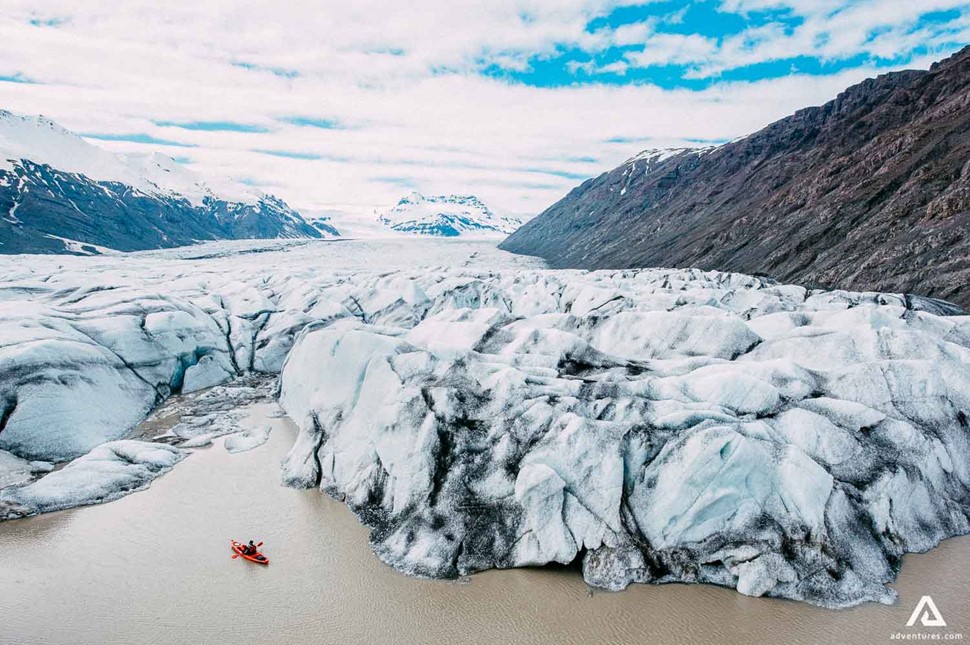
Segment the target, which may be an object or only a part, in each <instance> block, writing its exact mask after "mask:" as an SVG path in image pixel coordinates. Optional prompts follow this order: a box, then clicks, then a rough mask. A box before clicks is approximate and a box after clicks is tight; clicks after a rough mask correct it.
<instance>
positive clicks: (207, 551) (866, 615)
mask: <svg viewBox="0 0 970 645" xmlns="http://www.w3.org/2000/svg"><path fill="white" fill-rule="evenodd" d="M274 407H275V406H273V405H272V404H258V405H256V406H253V408H252V414H253V416H254V417H256V418H255V419H254V421H256V422H258V423H260V424H264V423H265V424H267V425H272V426H273V427H274V429H273V432H272V434H271V437H270V440H269V442H268V443H267V444H266V445H264V446H262V447H260V448H257V449H255V450H253V451H250V452H246V453H239V454H234V455H231V454H228V453H226V452H225V450H223V448H222V445H221V440H219V441H217V443H216V445H215V446H213V447H212V448H209V449H206V450H198V451H196V452H195V453H194V454H192V455H191V456H190V457H189V458H188V459H186V460H185V461H184V462H183V463H182V464H180V465H178V466H177V467H176V468H175V470H174V471H172V472H171V473H169V474H167V475H165V476H163V477H162V478H160V479H158V480H156V481H155V482H154V483H153V484H152V486H151V488H150V489H149V490H146V491H143V492H140V493H135V494H133V495H129V496H128V497H125V498H123V499H121V500H118V501H116V502H112V503H110V504H105V505H103V506H93V507H87V508H81V509H75V510H71V511H64V512H60V513H53V514H49V515H44V516H39V517H33V518H27V519H22V520H16V521H11V522H6V523H2V524H0V616H2V618H0V642H2V643H5V644H6V643H29V644H32V645H33V644H42V643H126V644H127V643H435V644H436V645H441V644H449V643H680V642H695V643H709V642H717V643H735V642H736V643H882V642H890V641H891V638H892V636H893V635H894V634H917V633H925V634H937V633H938V634H940V635H941V637H943V636H945V635H946V634H956V633H964V634H965V635H966V637H967V638H968V639H970V605H968V602H967V595H968V594H967V592H968V591H970V584H968V582H967V580H968V573H970V572H968V565H970V538H958V539H953V540H948V541H947V542H945V543H943V544H942V545H940V546H939V547H937V548H936V549H934V550H933V551H931V552H930V553H927V554H924V555H910V556H906V558H905V560H904V563H903V570H902V574H901V575H900V577H899V579H898V581H897V582H896V583H895V584H894V585H893V586H894V587H895V588H896V589H897V590H898V591H899V594H900V599H899V602H898V603H897V604H896V605H894V606H891V607H887V606H882V605H865V606H861V607H856V608H853V609H848V610H841V611H832V610H825V609H819V608H817V607H812V606H809V605H805V604H801V603H796V602H792V601H786V600H774V599H764V598H748V597H746V596H742V595H741V594H739V593H737V592H736V591H733V590H731V589H722V588H717V587H711V586H703V585H665V586H649V585H634V586H632V587H630V588H629V589H628V590H626V591H624V592H620V593H608V592H602V591H596V590H593V591H592V592H590V590H589V589H587V587H586V585H585V584H584V582H583V580H582V577H581V576H580V574H579V573H578V572H577V571H575V570H571V569H566V568H558V569H550V568H546V569H518V570H510V571H489V572H486V573H482V574H478V575H475V576H472V577H471V578H470V579H469V580H467V581H463V582H453V581H452V582H448V581H430V580H416V579H412V578H408V577H405V576H403V575H401V574H399V573H397V572H396V571H394V570H392V569H390V568H389V567H387V566H385V565H384V564H382V563H381V562H380V561H379V560H378V559H377V558H376V557H375V556H374V555H373V554H372V553H371V551H370V549H369V547H368V544H367V531H366V529H364V528H363V527H361V526H360V525H359V524H358V522H357V520H356V518H355V517H354V516H353V515H352V514H351V513H350V512H349V511H348V510H347V509H346V508H345V507H344V506H343V505H342V504H340V503H337V502H334V501H332V500H330V499H328V498H327V497H326V496H324V495H323V494H322V493H320V492H318V491H297V490H291V489H288V488H284V487H282V486H280V485H279V481H280V475H279V462H280V459H282V457H283V456H284V455H285V454H286V451H287V450H288V449H289V446H290V445H291V444H292V442H293V439H294V437H295V435H296V429H295V428H294V427H293V425H292V424H291V423H290V422H289V421H288V420H286V419H272V418H269V417H267V416H266V415H267V414H268V413H269V412H270V411H271V410H272V409H273V408H274ZM233 537H234V538H237V539H249V538H255V539H256V540H265V542H266V544H265V546H264V547H263V549H264V551H265V553H266V554H267V555H268V556H269V558H270V559H271V564H270V565H269V566H267V567H263V566H259V565H254V564H251V563H248V562H245V561H242V560H238V559H237V560H231V559H230V558H229V555H230V553H229V538H233ZM923 595H931V596H932V598H933V600H934V601H935V603H936V605H937V607H938V608H939V610H940V612H941V613H942V615H943V617H944V619H945V620H946V622H947V627H946V628H924V627H917V628H907V627H906V626H905V625H906V622H907V620H908V619H909V617H910V614H911V613H912V611H913V609H914V607H915V606H916V604H917V602H918V601H919V600H920V598H921V597H922V596H923Z"/></svg>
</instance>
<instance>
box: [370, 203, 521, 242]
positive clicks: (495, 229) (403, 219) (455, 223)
mask: <svg viewBox="0 0 970 645" xmlns="http://www.w3.org/2000/svg"><path fill="white" fill-rule="evenodd" d="M378 220H379V221H380V222H381V223H382V224H383V225H384V226H386V227H388V228H390V229H391V230H393V231H397V232H399V233H411V234H414V235H433V236H437V237H457V236H459V235H460V236H462V237H470V236H476V237H493V236H502V235H508V234H509V233H511V232H513V231H514V230H515V229H517V228H518V227H519V226H520V225H521V222H519V221H518V220H516V219H513V218H511V217H499V216H497V215H495V214H494V213H493V212H492V211H491V210H489V208H488V206H486V205H485V204H483V203H482V201H481V200H480V199H478V198H477V197H474V196H472V195H438V196H431V197H425V196H424V195H422V194H420V193H411V194H410V195H408V196H407V197H404V198H403V199H401V201H399V202H398V203H397V205H395V206H394V207H393V208H391V209H389V210H387V211H384V212H383V213H380V214H379V215H378Z"/></svg>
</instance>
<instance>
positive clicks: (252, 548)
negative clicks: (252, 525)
mask: <svg viewBox="0 0 970 645" xmlns="http://www.w3.org/2000/svg"><path fill="white" fill-rule="evenodd" d="M243 553H245V554H246V555H256V553H257V551H256V545H255V544H253V541H252V540H250V541H249V544H247V545H246V546H244V547H243Z"/></svg>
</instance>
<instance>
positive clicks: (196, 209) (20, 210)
mask: <svg viewBox="0 0 970 645" xmlns="http://www.w3.org/2000/svg"><path fill="white" fill-rule="evenodd" d="M328 228H330V230H324V231H323V233H329V234H336V233H337V232H336V230H335V229H333V228H332V227H328ZM50 236H56V237H50ZM57 237H60V238H67V239H70V240H77V241H79V242H82V243H86V244H87V245H85V246H81V247H80V252H88V253H92V252H96V249H95V247H94V246H89V245H97V246H102V247H108V248H110V249H114V250H118V251H138V250H145V249H159V248H169V247H174V246H183V245H186V244H193V243H195V242H199V241H205V240H225V239H256V238H299V237H305V238H319V237H322V233H321V231H319V230H317V229H316V228H314V227H313V226H311V225H309V224H307V223H306V222H305V221H304V220H303V218H302V217H300V215H299V214H298V213H297V212H296V211H294V210H292V209H291V208H290V207H289V206H287V205H286V203H285V202H283V201H282V200H279V199H277V198H275V197H272V196H269V195H267V196H264V197H263V198H262V199H260V200H259V202H258V203H255V204H248V203H240V202H232V201H227V200H224V199H219V198H214V197H206V198H205V199H204V200H203V203H202V204H201V205H198V206H196V205H193V204H192V203H190V202H189V201H188V200H186V199H185V198H182V197H179V196H177V195H171V196H166V195H159V194H154V195H152V194H146V193H143V192H138V191H136V190H133V189H132V188H131V187H130V186H127V185H125V184H123V183H118V182H111V181H94V180H92V179H90V178H88V177H86V176H85V175H81V174H77V173H69V172H63V171H60V170H58V169H56V168H52V167H51V166H49V165H47V164H37V163H34V162H31V161H28V160H19V161H17V162H15V163H14V164H13V168H12V169H11V170H0V254H10V253H67V252H70V251H69V250H68V249H67V248H66V247H65V244H64V243H63V242H62V241H61V240H59V239H57Z"/></svg>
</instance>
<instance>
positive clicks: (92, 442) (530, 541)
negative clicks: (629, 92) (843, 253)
mask: <svg viewBox="0 0 970 645" xmlns="http://www.w3.org/2000/svg"><path fill="white" fill-rule="evenodd" d="M422 245H427V246H422ZM416 249H417V250H416ZM257 254H258V255H257ZM429 259H431V261H433V262H435V263H436V264H437V265H436V266H428V264H429ZM20 260H22V261H18V262H17V263H11V264H10V265H6V266H4V267H3V269H2V271H0V375H2V376H0V450H3V451H6V452H5V453H0V454H3V455H9V457H7V458H6V461H8V462H10V463H11V464H12V465H11V466H10V469H9V472H10V473H12V474H11V475H10V477H11V478H10V480H9V481H11V482H13V484H12V485H10V486H8V487H7V488H5V489H4V490H3V492H2V493H0V502H3V501H5V500H6V501H7V502H10V503H17V504H23V505H32V507H33V508H37V509H40V510H45V509H46V508H48V507H49V508H62V507H65V504H66V503H68V502H71V501H77V503H90V500H92V499H93V500H95V501H98V500H100V499H103V498H104V497H105V495H106V493H105V490H104V489H98V490H97V492H96V493H90V494H86V493H84V492H83V490H85V489H87V490H95V489H97V487H96V486H93V485H89V484H87V482H89V481H91V478H94V479H97V477H96V475H97V474H98V473H101V475H102V476H103V478H104V479H103V481H104V482H106V483H105V484H104V485H105V486H106V487H107V489H108V493H107V494H111V491H122V492H124V491H127V490H133V489H136V488H138V487H140V486H144V485H147V481H150V477H152V476H155V475H157V474H158V473H160V472H161V471H163V470H164V469H166V468H168V467H171V465H174V463H172V464H169V462H170V461H173V460H177V458H178V457H179V456H180V455H181V454H182V451H184V450H186V449H189V448H191V446H193V445H204V444H205V443H208V442H210V441H211V440H212V438H214V437H215V436H222V435H230V437H229V438H228V439H227V440H226V447H227V449H237V448H238V449H248V448H251V447H254V446H255V445H256V444H258V443H259V442H261V441H262V440H265V436H264V434H263V432H262V430H261V429H259V428H256V429H247V430H245V431H244V432H243V434H233V433H234V432H239V430H240V428H238V427H234V424H233V422H232V418H231V417H227V419H228V421H225V422H220V423H211V422H210V421H211V419H210V418H209V417H207V416H206V415H205V414H203V415H201V416H199V417H198V418H196V419H192V418H186V419H184V420H183V422H182V423H180V424H178V425H177V426H176V427H175V428H173V429H172V431H171V432H169V433H168V434H167V435H165V436H163V437H159V438H158V439H161V440H164V441H165V442H166V443H150V442H145V443H147V444H148V445H149V446H161V449H163V450H170V451H171V456H169V455H152V454H151V453H147V456H146V457H144V461H148V462H149V463H150V464H153V465H152V466H148V465H146V464H145V463H142V462H143V459H142V458H141V457H138V458H135V457H137V456H138V455H140V454H141V452H140V451H134V452H132V451H127V452H124V453H123V454H124V455H126V457H125V460H126V463H128V464H129V466H127V467H125V468H124V469H121V468H119V467H118V466H116V465H115V464H114V463H111V464H110V465H108V466H105V465H104V464H105V462H106V461H107V462H113V461H114V460H115V458H116V457H117V458H120V457H118V451H117V449H116V448H112V446H116V445H117V442H118V441H129V440H130V439H127V437H129V435H130V433H131V431H132V429H133V428H134V427H135V425H136V424H137V423H138V422H139V421H140V420H141V419H143V418H144V417H145V415H146V414H148V412H149V411H150V410H151V409H152V408H154V407H155V406H157V405H158V404H159V403H160V402H161V401H164V400H165V399H167V398H168V397H170V396H172V395H174V394H180V395H182V396H185V395H186V394H188V393H190V392H197V393H199V396H201V397H203V398H204V397H206V396H208V393H209V392H217V393H218V392H219V391H220V388H229V387H230V386H231V385H232V384H233V383H236V382H238V381H239V380H240V379H243V380H245V379H246V378H254V376H253V375H259V374H263V375H265V376H263V377H259V378H261V379H263V380H260V381H257V382H256V384H255V385H253V386H252V387H249V390H251V392H250V394H247V395H246V396H249V397H251V398H252V397H259V396H267V394H266V392H265V390H266V386H265V385H260V383H265V382H266V379H270V381H271V382H273V381H274V379H275V377H276V375H278V382H276V385H275V387H276V388H278V391H277V392H276V393H277V394H278V400H279V404H280V405H281V406H282V408H283V409H284V410H285V411H286V413H287V414H288V415H289V416H290V417H291V418H292V419H293V420H294V421H295V422H296V424H297V425H298V427H299V428H300V432H299V435H298V437H297V439H296V441H295V443H294V445H293V448H292V450H291V451H290V453H289V454H288V455H287V458H286V460H285V462H284V463H283V468H282V477H283V480H284V482H285V483H286V484H288V485H290V486H295V487H303V488H319V489H320V490H322V491H323V492H325V493H327V494H329V495H331V496H333V497H335V498H338V499H341V500H343V501H344V502H345V503H346V504H347V505H348V506H349V507H350V508H351V509H352V510H353V511H354V512H355V513H357V515H358V516H359V517H360V519H361V521H362V522H364V523H365V524H366V525H368V526H369V527H370V528H371V543H372V546H373V549H374V551H375V553H376V554H377V555H378V556H379V557H380V558H381V559H382V560H384V561H385V562H387V563H388V564H390V565H392V566H393V567H395V568H397V569H399V570H401V571H403V572H406V573H409V574H412V575H417V576H428V577H457V576H462V575H466V574H469V573H473V572H476V571H481V570H485V569H489V568H508V567H519V566H535V565H544V564H548V563H553V562H558V563H563V564H569V563H576V564H578V565H581V566H582V571H583V576H584V578H585V579H586V581H587V582H588V583H589V584H590V585H592V586H595V587H600V588H605V589H612V590H619V589H622V588H624V587H626V586H628V585H629V584H631V583H665V582H706V583H713V584H718V585H724V586H728V587H732V588H735V589H737V590H738V591H740V592H741V593H745V594H748V595H753V596H763V595H764V596H775V597H784V598H791V599H795V600H802V601H807V602H811V603H814V604H818V605H822V606H826V607H846V606H851V605H855V604H858V603H861V602H866V601H876V602H884V603H888V602H892V601H893V599H894V597H895V595H894V594H895V592H894V591H892V590H891V589H890V588H888V587H886V583H888V582H891V581H892V580H893V579H894V578H895V575H896V574H897V572H898V570H899V567H900V564H901V558H902V556H903V554H905V553H908V552H921V551H926V550H928V549H930V548H932V547H933V546H934V545H936V544H937V543H938V542H939V541H941V540H943V539H945V538H947V537H950V536H954V535H958V534H964V533H967V532H970V521H968V511H970V497H968V487H970V444H968V433H970V421H968V417H967V415H968V414H970V317H968V316H965V315H949V314H953V313H954V312H953V311H952V309H951V308H950V307H948V306H947V305H946V304H945V303H939V302H937V301H933V300H928V299H923V298H918V297H913V296H907V295H899V294H879V293H851V292H844V291H821V290H812V289H806V288H804V287H800V286H796V285H783V284H778V283H775V282H773V281H771V280H768V279H765V278H758V277H751V276H745V275H740V274H731V273H719V272H714V271H700V270H692V269H641V270H626V271H594V272H585V271H553V270H548V269H544V268H541V266H540V265H538V264H537V262H536V261H535V260H531V259H529V258H522V257H514V256H509V255H507V254H504V253H501V252H499V251H497V250H495V248H494V245H492V244H488V243H467V242H466V243H460V244H459V243H449V242H445V241H435V242H431V241H428V242H421V243H420V244H418V245H417V246H416V245H415V243H413V242H412V243H403V242H394V241H382V242H349V241H347V242H339V243H338V242H330V243H327V242H312V243H279V242H277V243H272V244H270V243H266V244H259V243H245V244H244V243H220V244H216V245H205V246H204V247H197V248H194V249H182V250H172V251H153V252H147V253H136V254H130V255H127V256H123V257H98V258H73V257H71V258H67V257H61V258H56V259H52V258H42V257H38V256H20ZM210 388H214V389H210ZM249 390H245V391H249ZM213 400H214V401H216V402H217V404H214V405H215V406H216V408H218V409H219V410H221V411H223V412H225V411H226V409H228V406H230V405H231V402H232V401H237V402H239V401H243V400H248V399H246V398H245V397H243V398H242V399H238V400H236V399H232V397H229V396H228V395H225V394H224V393H222V394H218V396H214V398H213ZM226 401H230V403H226ZM220 402H221V403H220ZM220 405H221V406H222V407H221V408H220V407H219V406H220ZM167 443H172V444H174V445H173V446H168V445H167ZM106 450H108V451H113V452H112V454H114V455H115V457H111V455H107V454H106V453H105V451H106ZM133 455H134V456H133ZM69 460H73V461H72V463H71V465H69V466H67V467H64V468H61V469H59V470H55V471H54V472H52V473H50V474H46V475H44V472H46V470H45V468H46V469H47V470H49V467H46V466H44V464H48V463H51V462H64V461H69ZM30 464H34V465H33V466H31V465H30ZM158 464H161V465H158ZM133 467H138V468H140V470H139V472H138V475H137V476H135V475H133V474H132V473H131V472H129V470H130V468H133ZM33 469H36V472H35V471H34V470H33ZM70 471H73V473H74V474H73V476H74V477H76V479H77V482H78V486H79V489H80V490H81V493H78V494H77V495H75V496H74V497H70V496H69V495H67V493H65V492H64V491H65V490H68V489H69V488H70V487H69V486H67V487H65V486H62V485H59V483H58V480H57V479H55V480H54V481H53V482H51V484H50V486H51V488H52V489H54V490H57V491H61V492H60V493H58V494H59V495H60V497H57V496H55V495H51V496H50V497H49V499H48V498H45V497H44V496H43V495H44V486H45V485H46V484H45V482H48V481H49V480H51V479H52V478H55V476H57V477H58V478H59V479H60V480H61V481H64V478H65V477H66V476H65V475H63V474H61V473H70ZM35 477H40V478H39V479H34V478H35ZM25 482H26V483H25ZM70 483H71V482H70V481H68V484H70ZM68 492H69V490H68ZM65 499H66V500H68V501H67V502H65V501H64V500H65ZM45 505H46V506H45Z"/></svg>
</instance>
